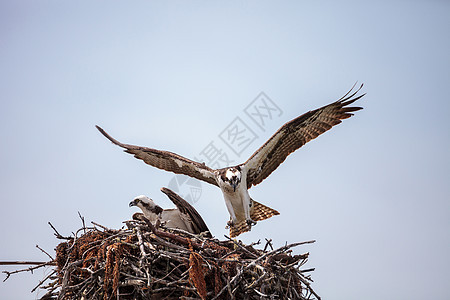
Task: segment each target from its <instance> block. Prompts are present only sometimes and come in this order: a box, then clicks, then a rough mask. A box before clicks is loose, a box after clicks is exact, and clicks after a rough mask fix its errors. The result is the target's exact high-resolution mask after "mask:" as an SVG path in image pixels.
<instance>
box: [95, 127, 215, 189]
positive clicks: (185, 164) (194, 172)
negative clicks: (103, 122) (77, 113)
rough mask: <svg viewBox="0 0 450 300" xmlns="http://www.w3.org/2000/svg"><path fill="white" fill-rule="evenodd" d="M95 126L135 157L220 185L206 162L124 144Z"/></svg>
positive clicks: (164, 168) (163, 168)
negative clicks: (202, 162)
mask: <svg viewBox="0 0 450 300" xmlns="http://www.w3.org/2000/svg"><path fill="white" fill-rule="evenodd" d="M95 127H97V129H98V130H99V131H100V132H101V133H102V134H103V135H104V136H105V137H106V138H107V139H108V140H110V141H111V142H112V143H113V144H115V145H117V146H119V147H122V148H124V149H125V150H124V151H125V152H127V153H130V154H133V155H134V157H136V158H137V159H141V160H143V161H144V162H145V163H146V164H148V165H151V166H153V167H156V168H159V169H162V170H166V171H169V172H173V173H176V174H184V175H187V176H190V177H194V178H197V179H199V180H203V181H205V182H207V183H210V184H214V185H218V184H217V182H216V179H215V176H214V170H212V169H211V168H209V167H207V166H206V165H205V164H201V163H198V162H196V161H193V160H190V159H187V158H185V157H183V156H181V155H178V154H176V153H172V152H169V151H161V150H156V149H152V148H147V147H140V146H134V145H128V144H123V143H121V142H119V141H117V140H116V139H114V138H113V137H112V136H110V135H109V134H108V133H106V131H104V130H103V129H102V128H101V127H100V126H97V125H96V126H95Z"/></svg>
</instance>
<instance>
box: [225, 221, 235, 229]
mask: <svg viewBox="0 0 450 300" xmlns="http://www.w3.org/2000/svg"><path fill="white" fill-rule="evenodd" d="M233 226H234V222H233V220H230V221H228V222H227V226H225V229H230V228H231V227H233Z"/></svg>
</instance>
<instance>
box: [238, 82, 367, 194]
mask: <svg viewBox="0 0 450 300" xmlns="http://www.w3.org/2000/svg"><path fill="white" fill-rule="evenodd" d="M362 87H363V85H361V86H360V87H359V88H358V89H357V90H356V91H354V92H353V93H352V91H353V88H354V86H353V87H352V89H351V90H350V91H348V93H347V94H345V95H344V96H343V97H342V98H341V99H339V100H337V101H336V102H333V103H331V104H328V105H326V106H324V107H321V108H318V109H316V110H312V111H309V112H307V113H305V114H303V115H301V116H300V117H297V118H295V119H293V120H292V121H290V122H287V123H286V124H284V125H283V126H281V128H280V129H279V130H278V131H277V132H276V133H275V134H274V135H272V137H271V138H270V139H269V140H268V141H267V142H266V143H265V144H264V145H262V147H261V148H259V149H258V150H257V151H256V152H255V153H254V154H253V155H252V156H251V157H250V158H249V159H248V160H247V161H246V162H245V163H244V165H245V167H246V168H247V170H248V171H247V188H250V187H251V186H252V185H257V184H258V183H260V182H261V181H263V180H264V179H265V178H266V177H267V176H269V175H270V174H271V173H272V172H273V171H274V170H275V169H276V168H278V166H279V165H280V164H281V163H282V162H283V161H284V160H285V159H286V157H288V155H289V154H291V153H292V152H294V151H295V150H297V149H298V148H300V147H301V146H303V145H304V144H306V143H307V142H309V141H310V140H312V139H315V138H316V137H318V136H319V135H321V134H322V133H324V132H325V131H327V130H329V129H331V127H333V126H334V125H337V124H339V123H341V120H343V119H347V118H349V117H351V116H352V115H353V114H352V113H351V112H354V111H357V110H360V109H362V107H349V106H348V105H350V104H352V103H353V102H355V101H356V100H358V99H360V98H361V97H363V96H364V95H365V94H362V95H357V93H358V92H359V91H360V90H361V88H362Z"/></svg>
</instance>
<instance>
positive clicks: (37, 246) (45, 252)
mask: <svg viewBox="0 0 450 300" xmlns="http://www.w3.org/2000/svg"><path fill="white" fill-rule="evenodd" d="M36 248H38V249H39V250H41V251H42V252H43V253H44V254H46V255H47V256H48V257H50V259H51V260H52V261H53V260H55V259H54V258H53V257H52V256H51V255H50V254H48V253H47V251H45V250H44V249H42V248H41V247H39V245H36Z"/></svg>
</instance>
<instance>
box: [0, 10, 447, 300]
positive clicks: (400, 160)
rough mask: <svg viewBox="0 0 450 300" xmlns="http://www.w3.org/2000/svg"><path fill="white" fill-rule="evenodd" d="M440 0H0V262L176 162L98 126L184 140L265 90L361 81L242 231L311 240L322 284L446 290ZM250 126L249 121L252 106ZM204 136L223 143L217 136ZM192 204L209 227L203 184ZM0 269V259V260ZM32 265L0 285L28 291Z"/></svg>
mask: <svg viewBox="0 0 450 300" xmlns="http://www.w3.org/2000/svg"><path fill="white" fill-rule="evenodd" d="M449 16H450V3H449V2H448V1H370V2H369V1H365V2H362V1H339V2H336V1H281V2H273V1H136V2H133V3H129V2H124V1H96V2H94V1H77V2H67V1H63V2H61V1H1V2H0V37H1V38H0V99H1V100H0V140H1V145H2V147H1V156H0V165H1V168H0V199H1V201H2V209H1V210H0V226H1V228H2V229H3V230H2V232H1V233H0V240H1V241H2V244H1V247H0V260H45V259H46V257H45V255H43V254H42V253H41V252H40V251H39V250H37V249H36V248H35V245H36V244H38V245H39V246H41V247H43V248H44V249H46V250H47V251H49V252H52V253H53V249H54V248H55V246H56V245H57V243H58V242H59V241H58V240H56V239H55V238H54V237H53V232H52V230H51V229H50V228H49V226H48V225H47V222H48V221H51V222H52V223H53V224H54V225H55V226H56V228H57V229H58V230H59V231H60V232H61V233H62V234H66V235H68V234H70V233H71V232H72V231H75V230H76V229H78V228H79V227H80V226H81V223H80V220H79V218H78V215H77V212H78V211H80V212H81V214H82V215H83V216H84V217H85V218H86V220H87V221H88V222H90V221H95V222H98V223H100V224H103V225H106V226H109V227H113V228H118V227H120V226H122V223H121V222H122V221H123V220H126V219H128V218H130V216H131V214H132V213H134V212H135V210H133V209H130V208H129V207H128V203H129V201H130V200H131V199H132V198H133V197H135V196H137V195H140V194H146V195H148V196H150V197H152V198H153V199H154V200H155V201H156V202H158V203H159V204H160V205H161V206H164V207H169V206H172V204H171V203H170V201H169V200H167V199H166V198H165V196H164V194H162V193H161V192H160V191H159V189H160V188H161V187H163V186H167V185H168V183H169V181H170V180H171V179H172V178H173V174H171V173H167V172H164V171H161V170H158V169H155V168H151V167H149V166H147V165H145V164H143V163H142V162H140V161H137V160H136V159H134V158H132V157H131V156H130V155H128V154H125V153H123V152H122V151H121V150H120V149H119V148H118V147H115V146H113V145H112V144H111V143H110V142H108V141H107V140H106V139H105V138H104V137H102V136H101V135H100V134H99V133H98V132H97V130H96V129H95V127H94V125H96V124H98V125H101V126H103V127H104V128H105V129H106V130H107V131H108V132H110V133H111V134H112V135H113V136H114V137H116V138H117V139H119V140H121V141H123V142H126V143H134V144H139V145H146V146H150V147H154V148H158V149H164V150H170V151H173V152H176V153H179V154H181V155H184V156H186V157H192V158H193V157H194V156H198V154H199V153H200V152H201V151H202V149H204V147H205V146H206V145H208V143H210V142H211V141H220V139H219V138H218V135H219V134H220V133H221V132H222V130H224V128H226V126H227V125H228V124H229V123H230V122H231V121H232V120H233V119H234V118H235V117H237V116H239V117H241V118H242V119H243V120H244V121H245V122H249V123H248V124H249V125H250V126H251V123H250V121H249V119H248V118H247V119H246V115H245V113H244V111H243V110H244V109H245V107H246V106H247V105H248V104H249V103H250V102H251V101H252V100H253V99H254V98H255V97H256V96H257V95H258V94H259V93H260V92H262V91H264V92H265V93H266V94H267V96H268V97H270V98H271V99H272V100H273V101H274V102H275V103H276V104H277V105H278V106H279V108H280V109H281V110H282V111H283V113H282V115H281V116H280V117H278V118H274V119H273V120H272V121H271V122H269V123H268V124H267V127H266V130H265V131H262V130H260V129H259V128H257V127H252V129H254V130H255V133H256V134H257V135H258V138H257V139H256V140H255V142H254V144H252V145H251V146H249V147H248V148H247V149H246V150H245V151H244V152H243V154H242V156H241V157H240V158H237V157H235V158H236V159H237V160H239V162H243V161H245V160H246V159H247V158H248V157H249V156H250V155H251V154H252V153H253V151H254V150H256V149H257V148H258V147H259V146H260V145H261V144H263V143H264V141H265V140H266V139H267V138H268V137H269V136H270V135H271V134H272V133H273V132H275V131H276V130H277V129H278V128H279V127H280V126H281V125H282V124H284V123H285V122H287V121H289V120H290V119H292V118H294V117H296V116H298V115H300V114H302V113H304V112H306V111H308V110H310V109H314V108H317V107H319V106H322V105H325V104H328V103H330V102H332V101H334V100H336V99H338V98H339V97H341V96H342V95H343V94H344V93H345V92H346V91H347V90H348V89H349V88H350V87H351V86H352V85H353V84H354V83H355V82H356V81H358V82H364V83H365V87H364V92H367V95H366V97H364V98H363V99H362V100H361V101H360V105H362V106H363V107H364V110H362V111H360V112H357V114H356V116H355V117H353V118H351V119H349V120H346V121H345V122H344V123H343V124H341V125H339V126H338V127H336V128H333V129H332V131H330V132H328V133H326V134H324V135H323V136H321V137H319V138H318V139H317V140H315V141H313V142H311V143H309V144H308V145H306V146H305V147H304V148H302V149H300V150H299V151H297V152H295V153H294V154H293V155H291V156H290V157H289V158H288V159H287V160H286V162H285V163H284V164H283V165H282V166H280V168H278V169H277V170H276V171H275V172H274V173H273V174H272V175H271V176H270V177H269V178H268V179H266V180H265V181H264V182H263V183H261V184H260V185H258V186H256V187H254V188H252V189H251V190H250V194H251V195H252V197H253V198H254V199H255V200H257V201H259V202H261V203H264V204H266V205H268V206H271V207H273V208H275V209H277V210H278V211H280V213H281V215H280V216H277V217H274V218H272V219H270V220H267V221H263V222H259V223H258V225H257V226H256V227H255V228H254V229H253V230H252V232H251V233H248V234H244V235H243V236H242V240H243V241H244V242H246V243H249V242H252V241H257V240H258V239H261V240H264V238H265V237H267V238H272V239H273V240H274V242H275V245H277V246H279V245H282V244H284V243H285V242H288V243H291V242H298V241H304V240H310V239H316V240H317V243H316V244H314V245H310V246H305V247H303V248H300V249H297V250H296V251H298V252H304V251H308V252H310V261H309V262H308V264H307V267H315V268H316V271H315V272H313V273H312V277H313V279H314V280H315V282H314V285H313V286H314V288H315V289H316V291H317V292H318V293H319V295H321V296H322V297H323V299H369V300H370V299H448V298H450V292H449V290H448V288H447V284H448V281H449V280H450V259H449V258H448V253H450V234H449V229H450V187H449V174H448V173H449V170H450V158H449V154H448V153H449V150H450V134H449V129H450V121H449V115H450V101H449V97H448V94H449V91H448V90H449V86H450V71H449V70H450V55H449V53H450V35H449V29H450V18H449ZM253 126H254V124H253ZM217 144H218V145H220V143H219V142H217ZM195 207H196V208H197V209H198V211H199V212H200V213H201V214H202V216H203V217H204V219H205V221H206V223H207V224H208V226H209V227H210V229H211V231H212V232H213V234H214V235H215V236H217V237H219V238H222V237H223V235H224V234H226V233H227V231H226V230H225V229H224V227H225V223H226V221H227V219H228V213H227V211H226V209H225V205H224V201H223V199H222V195H221V193H220V191H219V190H218V189H217V187H214V186H207V185H206V184H202V196H201V198H200V199H199V200H198V201H197V202H196V203H195ZM3 269H7V268H2V270H3ZM42 276H43V274H42V272H37V273H36V274H35V275H31V274H23V275H17V276H13V277H12V278H10V279H9V280H8V281H7V282H6V283H0V296H1V298H2V299H33V298H36V297H38V296H39V295H40V296H42V295H43V293H40V294H30V290H31V289H32V288H33V287H34V286H35V285H36V284H37V283H38V282H39V280H40V279H42Z"/></svg>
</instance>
